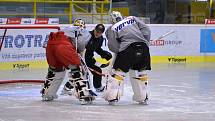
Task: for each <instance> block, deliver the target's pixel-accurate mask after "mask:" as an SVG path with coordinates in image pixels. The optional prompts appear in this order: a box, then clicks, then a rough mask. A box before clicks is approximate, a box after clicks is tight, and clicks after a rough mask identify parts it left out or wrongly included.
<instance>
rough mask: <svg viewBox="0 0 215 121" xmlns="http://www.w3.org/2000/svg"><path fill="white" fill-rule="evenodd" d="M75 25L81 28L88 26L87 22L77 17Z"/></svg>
mask: <svg viewBox="0 0 215 121" xmlns="http://www.w3.org/2000/svg"><path fill="white" fill-rule="evenodd" d="M73 25H74V26H79V27H80V28H81V29H85V28H86V26H85V22H84V21H83V20H82V19H81V18H78V19H75V20H74V23H73Z"/></svg>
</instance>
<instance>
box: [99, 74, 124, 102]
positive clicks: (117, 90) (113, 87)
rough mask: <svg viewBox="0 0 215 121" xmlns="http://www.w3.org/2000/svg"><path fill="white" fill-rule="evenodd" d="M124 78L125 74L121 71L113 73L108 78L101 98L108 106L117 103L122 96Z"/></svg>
mask: <svg viewBox="0 0 215 121" xmlns="http://www.w3.org/2000/svg"><path fill="white" fill-rule="evenodd" d="M124 78H125V73H124V72H122V71H115V73H113V74H112V75H110V76H108V79H107V83H106V86H105V90H104V95H103V98H104V99H105V100H106V101H108V102H109V103H110V104H111V103H112V102H118V101H119V100H120V97H121V96H122V95H123V83H124Z"/></svg>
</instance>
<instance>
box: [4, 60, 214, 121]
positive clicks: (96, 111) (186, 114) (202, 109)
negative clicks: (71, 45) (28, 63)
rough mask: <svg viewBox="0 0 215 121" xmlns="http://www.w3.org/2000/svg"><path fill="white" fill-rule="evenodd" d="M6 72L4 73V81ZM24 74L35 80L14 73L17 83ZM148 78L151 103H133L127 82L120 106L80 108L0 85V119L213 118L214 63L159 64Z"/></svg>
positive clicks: (71, 101) (66, 99)
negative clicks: (45, 99) (44, 100)
mask: <svg viewBox="0 0 215 121" xmlns="http://www.w3.org/2000/svg"><path fill="white" fill-rule="evenodd" d="M6 73H8V72H6V71H1V72H0V76H1V78H4V76H3V75H5V74H6ZM36 74H37V73H35V76H37V75H36ZM43 74H44V72H43ZM24 75H27V76H34V74H33V75H28V74H23V73H22V72H13V76H15V77H17V79H18V78H21V77H22V76H24ZM149 75H150V80H149V84H150V85H149V89H150V90H149V92H150V94H149V105H138V104H137V103H135V102H133V101H132V89H131V87H130V82H129V81H128V80H126V85H125V91H124V92H125V95H124V97H122V99H121V101H120V102H119V103H118V105H116V106H110V105H108V103H107V102H105V101H104V100H103V99H102V98H101V97H100V96H99V97H98V98H97V99H96V101H95V102H94V103H93V104H92V105H80V104H79V102H78V101H77V99H75V98H74V97H70V96H59V98H58V99H57V100H55V101H52V102H42V101H41V97H40V93H39V91H40V89H41V85H37V84H8V85H0V121H214V120H215V63H196V64H191V65H190V64H155V65H153V66H152V71H151V72H150V74H149ZM61 88H62V87H61Z"/></svg>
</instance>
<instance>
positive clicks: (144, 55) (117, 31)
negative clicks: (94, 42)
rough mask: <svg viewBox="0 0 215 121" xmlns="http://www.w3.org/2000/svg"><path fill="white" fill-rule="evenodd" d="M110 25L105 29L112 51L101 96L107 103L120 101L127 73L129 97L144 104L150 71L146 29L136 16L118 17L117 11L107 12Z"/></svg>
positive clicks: (147, 28) (148, 32)
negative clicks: (109, 73) (110, 66)
mask: <svg viewBox="0 0 215 121" xmlns="http://www.w3.org/2000/svg"><path fill="white" fill-rule="evenodd" d="M111 22H112V24H113V25H112V26H110V27H109V28H108V29H107V31H106V33H105V34H106V37H107V39H108V47H109V49H110V50H111V51H112V52H114V53H115V54H116V58H115V61H114V63H113V69H112V72H111V76H110V78H109V80H108V82H107V85H106V88H105V93H104V98H105V100H106V101H108V102H109V103H110V104H114V103H116V102H118V101H119V100H120V96H121V95H122V92H123V83H124V79H125V74H126V73H127V72H129V74H130V81H131V86H132V89H133V92H134V95H133V100H134V101H136V102H139V103H140V104H147V100H148V92H147V85H148V80H147V73H146V70H151V64H150V61H151V60H150V53H149V41H150V34H151V32H150V29H149V27H148V26H147V25H146V24H145V23H144V22H142V21H141V20H140V19H139V18H137V17H134V16H129V17H126V18H124V19H123V18H122V15H121V13H120V12H118V11H113V12H112V13H111Z"/></svg>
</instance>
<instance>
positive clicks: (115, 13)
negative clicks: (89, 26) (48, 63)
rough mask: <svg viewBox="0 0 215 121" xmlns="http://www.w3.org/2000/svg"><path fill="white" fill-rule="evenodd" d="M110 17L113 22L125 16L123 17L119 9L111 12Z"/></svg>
mask: <svg viewBox="0 0 215 121" xmlns="http://www.w3.org/2000/svg"><path fill="white" fill-rule="evenodd" d="M110 18H111V22H112V23H113V24H115V23H117V22H119V21H121V20H122V19H123V18H122V15H121V13H120V12H119V11H113V12H112V13H111V14H110Z"/></svg>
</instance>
